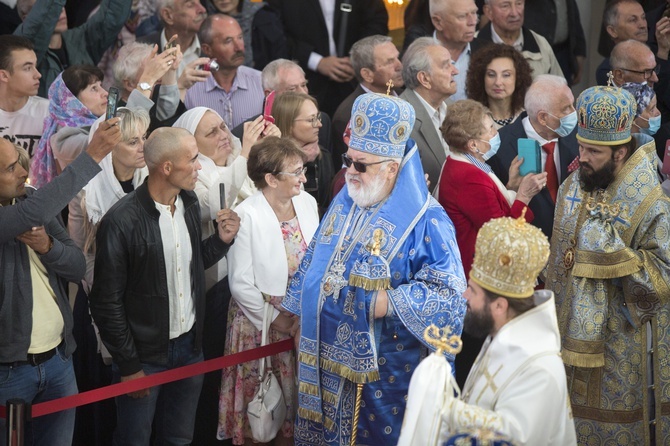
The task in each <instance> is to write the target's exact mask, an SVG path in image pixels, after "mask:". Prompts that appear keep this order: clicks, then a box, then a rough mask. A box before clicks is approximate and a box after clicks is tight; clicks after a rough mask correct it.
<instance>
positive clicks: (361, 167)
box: [342, 153, 393, 173]
mask: <svg viewBox="0 0 670 446" xmlns="http://www.w3.org/2000/svg"><path fill="white" fill-rule="evenodd" d="M389 161H393V160H390V159H389V160H381V161H377V162H375V163H362V162H360V161H354V160H352V159H351V158H349V156H348V155H347V154H346V153H343V154H342V162H343V163H344V165H345V166H347V168H349V167H351V165H352V164H353V165H354V169H356V171H357V172H360V173H365V172H367V170H368V166H374V165H375V164H381V163H388V162H389Z"/></svg>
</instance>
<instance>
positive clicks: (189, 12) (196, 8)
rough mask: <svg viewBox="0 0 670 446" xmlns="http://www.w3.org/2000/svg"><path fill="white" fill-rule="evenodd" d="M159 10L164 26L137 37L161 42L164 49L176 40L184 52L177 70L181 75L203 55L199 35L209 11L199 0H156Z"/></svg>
mask: <svg viewBox="0 0 670 446" xmlns="http://www.w3.org/2000/svg"><path fill="white" fill-rule="evenodd" d="M156 11H158V17H159V18H160V21H161V23H162V24H163V27H164V28H163V29H162V30H159V31H156V32H154V33H152V34H149V35H147V36H144V37H140V38H139V39H137V40H138V41H139V42H143V43H149V44H152V45H158V49H159V51H163V48H165V45H167V43H168V42H170V41H172V40H173V39H175V40H176V41H175V43H177V44H179V47H180V48H181V52H182V53H183V54H184V57H183V58H182V60H181V63H180V64H179V68H178V69H177V76H181V74H182V73H183V72H184V70H186V68H187V66H189V65H190V64H191V62H194V61H195V60H196V59H198V58H199V57H200V40H199V39H198V35H197V34H198V31H199V30H200V26H201V25H202V22H204V21H205V18H207V10H205V7H204V6H202V4H201V3H200V0H157V1H156Z"/></svg>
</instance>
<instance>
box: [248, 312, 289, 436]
mask: <svg viewBox="0 0 670 446" xmlns="http://www.w3.org/2000/svg"><path fill="white" fill-rule="evenodd" d="M273 313H274V307H273V306H272V305H270V303H269V302H267V301H266V302H265V313H264V314H263V333H262V335H261V346H263V345H267V344H268V337H269V336H268V332H269V331H270V323H271V319H272V314H273ZM266 359H267V368H266V365H265V360H266ZM258 376H259V379H260V388H259V389H258V392H257V393H256V396H255V397H254V399H253V400H251V401H250V402H249V405H248V406H247V419H248V420H249V427H250V428H251V437H252V438H253V439H254V440H255V441H258V442H260V443H267V442H268V441H270V440H272V439H273V438H275V437H276V436H277V432H279V429H280V428H281V426H282V424H284V420H285V419H286V403H285V402H284V393H283V392H282V388H281V386H280V385H279V381H277V378H276V377H275V375H274V373H272V361H271V359H270V356H268V357H267V358H261V359H260V361H259V366H258Z"/></svg>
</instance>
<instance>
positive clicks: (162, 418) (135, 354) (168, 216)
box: [90, 127, 240, 446]
mask: <svg viewBox="0 0 670 446" xmlns="http://www.w3.org/2000/svg"><path fill="white" fill-rule="evenodd" d="M144 159H145V160H146V163H147V166H148V168H149V178H148V179H147V181H146V182H145V183H144V184H142V185H141V186H140V187H138V188H137V189H135V191H133V192H131V193H129V194H128V195H126V196H125V197H124V198H122V199H121V200H119V201H118V203H117V204H116V205H115V206H114V207H112V209H110V210H109V212H108V213H107V215H105V217H104V218H103V219H102V221H101V223H100V228H99V229H98V233H97V237H96V242H97V252H96V264H97V266H96V268H95V283H94V285H93V289H92V290H91V295H90V306H91V314H92V315H93V318H94V320H95V322H96V324H97V325H98V328H99V329H100V337H101V338H102V341H103V342H104V343H105V345H106V346H107V348H108V349H109V351H110V353H111V354H112V359H113V361H114V363H113V366H112V370H113V373H114V380H115V381H116V382H119V381H120V382H124V381H129V380H132V379H136V378H140V377H143V376H145V375H150V374H153V373H158V372H161V371H164V370H169V369H173V368H177V367H181V366H184V365H188V364H193V363H196V362H199V361H202V359H203V355H202V349H201V346H202V334H203V324H204V320H205V317H204V316H205V315H204V310H205V269H206V268H209V267H210V266H212V265H213V264H214V263H216V262H217V261H219V260H220V259H221V258H222V257H223V256H224V255H225V254H226V252H227V251H228V248H229V247H230V245H231V244H232V243H233V239H234V237H235V235H236V234H237V230H238V229H239V224H240V220H239V217H238V216H237V214H235V212H233V211H231V210H229V209H223V210H221V211H219V212H218V214H217V217H216V223H217V232H216V233H215V234H212V235H211V236H210V237H208V238H206V239H205V240H201V221H200V206H199V204H198V198H197V196H196V195H195V193H194V192H193V189H194V188H195V184H196V180H197V179H198V171H199V170H200V168H201V167H200V163H199V161H198V147H197V145H196V141H195V138H194V137H193V136H192V135H191V134H190V133H189V132H187V131H186V130H183V129H177V128H170V127H166V128H160V129H157V130H155V131H154V132H153V133H152V134H151V136H150V137H149V139H148V140H147V142H146V144H145V145H144ZM201 386H202V375H200V376H197V377H193V378H188V379H184V380H180V381H176V382H173V383H169V384H166V385H163V386H159V387H152V388H151V389H144V390H139V391H136V392H131V393H129V394H127V395H122V396H120V397H117V398H116V407H117V427H116V431H115V433H114V444H115V445H117V446H121V445H123V446H128V445H147V444H149V440H150V437H151V425H152V421H153V420H154V413H155V415H156V420H155V421H156V423H155V426H156V433H155V436H156V439H157V441H158V442H159V443H160V442H164V443H165V444H190V443H191V440H192V438H193V426H194V422H195V413H196V406H197V403H198V396H199V395H200V388H201Z"/></svg>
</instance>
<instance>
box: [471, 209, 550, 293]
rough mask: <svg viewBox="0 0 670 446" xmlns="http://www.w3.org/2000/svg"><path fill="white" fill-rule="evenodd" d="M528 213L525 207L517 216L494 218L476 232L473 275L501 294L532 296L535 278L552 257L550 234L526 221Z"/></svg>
mask: <svg viewBox="0 0 670 446" xmlns="http://www.w3.org/2000/svg"><path fill="white" fill-rule="evenodd" d="M525 214H526V212H525V210H524V212H523V215H521V217H519V218H518V219H513V218H510V217H502V218H496V219H493V220H491V221H489V222H487V223H485V224H484V225H483V226H482V227H481V229H480V230H479V233H478V234H477V242H476V243H475V259H474V263H473V265H472V269H471V271H470V279H472V280H473V281H475V282H476V283H477V284H478V285H479V286H481V287H482V288H485V289H487V290H489V291H491V292H492V293H495V294H497V295H500V296H505V297H510V298H524V297H530V296H532V295H533V291H534V288H535V280H536V279H537V276H538V274H539V273H540V271H542V269H543V268H544V266H545V265H546V264H547V259H548V258H549V241H548V240H547V236H545V235H544V234H543V233H542V231H541V230H540V229H539V228H537V227H535V226H532V225H530V224H528V223H526V220H525V218H524V216H525Z"/></svg>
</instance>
